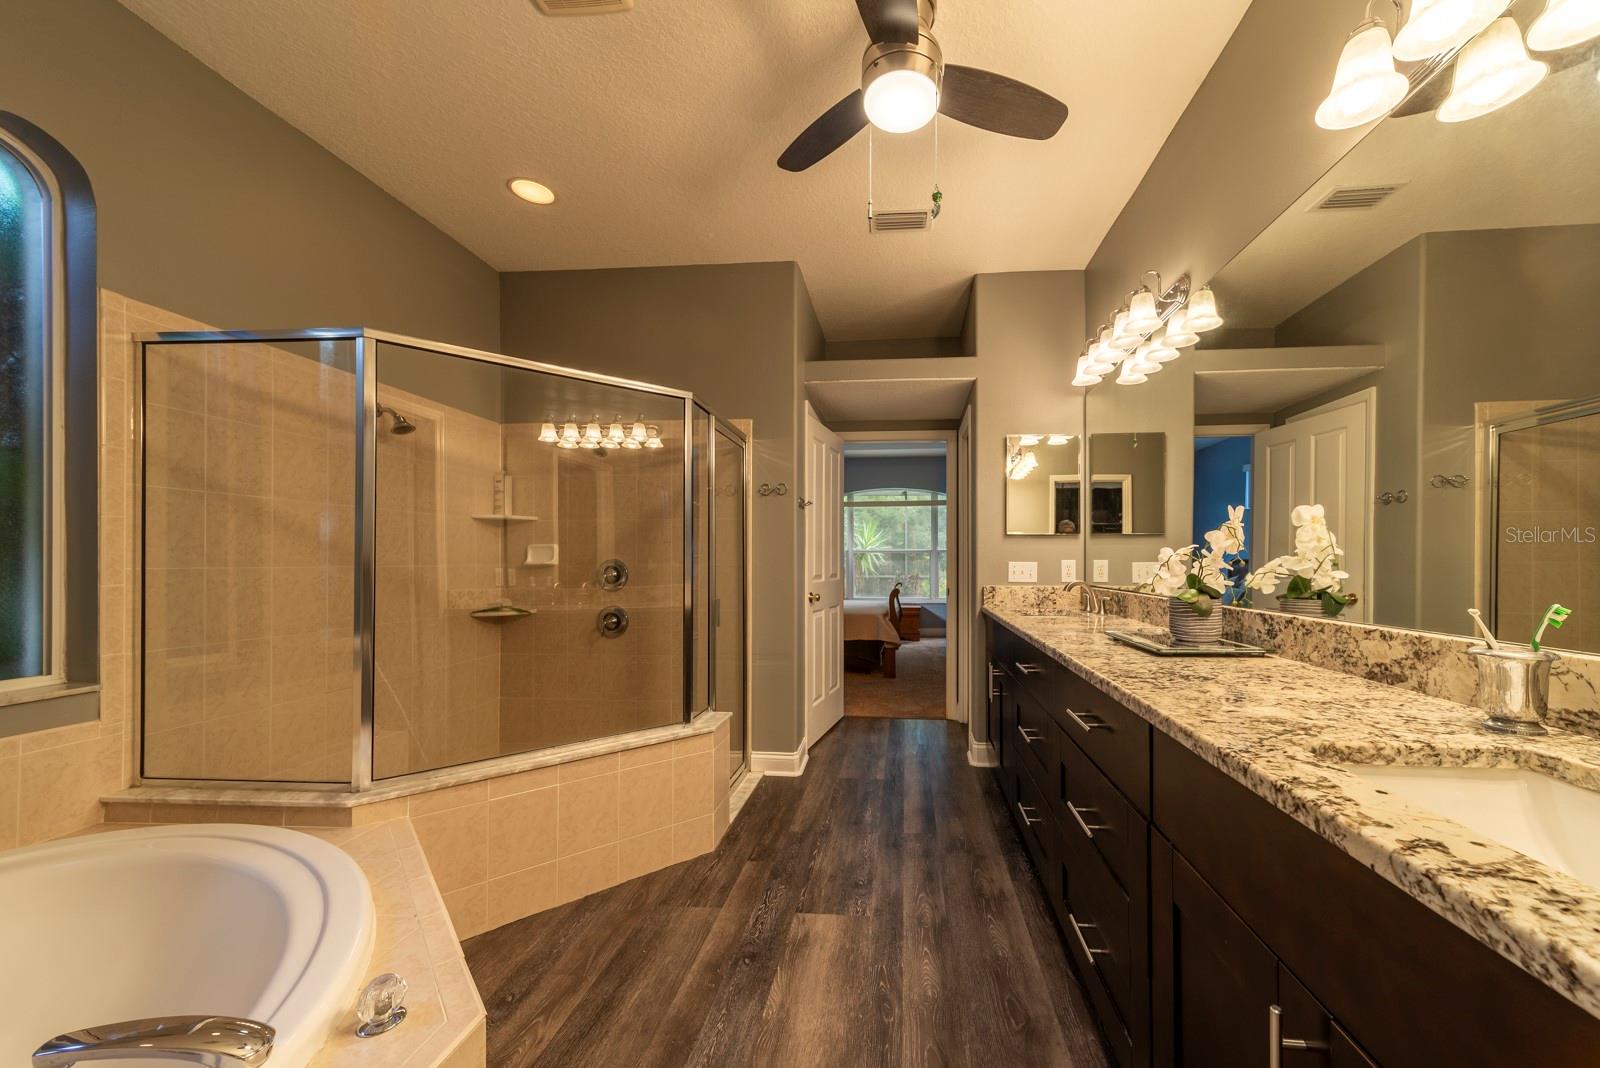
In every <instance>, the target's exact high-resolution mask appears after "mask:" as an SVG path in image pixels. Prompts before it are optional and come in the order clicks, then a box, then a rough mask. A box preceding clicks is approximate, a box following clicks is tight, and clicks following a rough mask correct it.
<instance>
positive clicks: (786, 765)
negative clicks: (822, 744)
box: [750, 745, 811, 779]
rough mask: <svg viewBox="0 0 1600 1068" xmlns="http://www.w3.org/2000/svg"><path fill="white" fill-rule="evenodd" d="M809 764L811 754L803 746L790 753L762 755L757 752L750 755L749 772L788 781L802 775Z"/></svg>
mask: <svg viewBox="0 0 1600 1068" xmlns="http://www.w3.org/2000/svg"><path fill="white" fill-rule="evenodd" d="M810 762H811V753H810V752H809V751H808V750H807V749H806V748H805V746H804V745H802V746H801V747H800V748H799V749H796V750H795V751H794V752H792V753H763V752H760V751H759V750H758V751H752V752H751V754H750V770H751V771H759V772H761V773H762V774H763V775H777V776H780V777H783V778H789V779H792V778H795V777H796V776H799V775H804V774H805V770H806V765H807V764H808V763H810Z"/></svg>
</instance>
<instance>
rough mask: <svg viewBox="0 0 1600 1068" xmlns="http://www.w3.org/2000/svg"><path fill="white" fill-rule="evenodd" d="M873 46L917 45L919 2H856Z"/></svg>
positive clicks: (889, 0) (861, 0)
mask: <svg viewBox="0 0 1600 1068" xmlns="http://www.w3.org/2000/svg"><path fill="white" fill-rule="evenodd" d="M856 9H857V10H858V11H860V12H861V21H862V22H864V23H866V26H867V35H868V36H869V37H871V38H872V43H873V44H887V43H890V42H895V43H899V44H916V43H917V29H918V27H917V0H856Z"/></svg>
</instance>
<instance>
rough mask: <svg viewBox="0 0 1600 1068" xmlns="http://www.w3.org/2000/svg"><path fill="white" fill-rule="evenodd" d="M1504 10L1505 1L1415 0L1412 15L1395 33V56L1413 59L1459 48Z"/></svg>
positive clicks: (1425, 57)
mask: <svg viewBox="0 0 1600 1068" xmlns="http://www.w3.org/2000/svg"><path fill="white" fill-rule="evenodd" d="M1505 9H1506V5H1505V0H1413V3H1412V5H1411V17H1410V18H1408V19H1406V24H1405V25H1404V26H1402V27H1400V32H1399V33H1398V34H1396V35H1395V39H1394V56H1395V58H1396V59H1403V60H1406V61H1408V62H1411V61H1415V60H1419V59H1427V58H1428V57H1429V56H1436V55H1438V54H1439V53H1440V52H1448V51H1450V49H1452V48H1458V47H1460V46H1461V45H1464V44H1466V43H1467V42H1468V41H1470V40H1472V38H1474V37H1476V36H1477V35H1478V34H1479V33H1480V32H1482V30H1483V28H1484V27H1485V26H1487V25H1489V23H1491V22H1493V21H1494V19H1495V16H1496V15H1498V14H1500V13H1501V12H1502V11H1504V10H1505Z"/></svg>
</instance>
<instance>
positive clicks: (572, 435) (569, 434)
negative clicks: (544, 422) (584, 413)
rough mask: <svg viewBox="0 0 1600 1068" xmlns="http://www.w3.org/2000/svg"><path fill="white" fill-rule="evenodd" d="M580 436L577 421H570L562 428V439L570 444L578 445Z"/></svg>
mask: <svg viewBox="0 0 1600 1068" xmlns="http://www.w3.org/2000/svg"><path fill="white" fill-rule="evenodd" d="M580 436H581V435H580V433H579V431H578V424H577V423H568V424H566V425H565V426H563V427H562V428H561V440H562V441H564V442H566V443H568V444H569V445H576V444H577V443H578V438H579V437H580Z"/></svg>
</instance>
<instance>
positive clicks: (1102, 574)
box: [1094, 560, 1111, 582]
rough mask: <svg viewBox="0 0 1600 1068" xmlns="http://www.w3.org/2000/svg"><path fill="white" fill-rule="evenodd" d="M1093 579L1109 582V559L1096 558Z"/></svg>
mask: <svg viewBox="0 0 1600 1068" xmlns="http://www.w3.org/2000/svg"><path fill="white" fill-rule="evenodd" d="M1094 581H1095V582H1110V581H1111V561H1109V560H1096V561H1095V562H1094Z"/></svg>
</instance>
